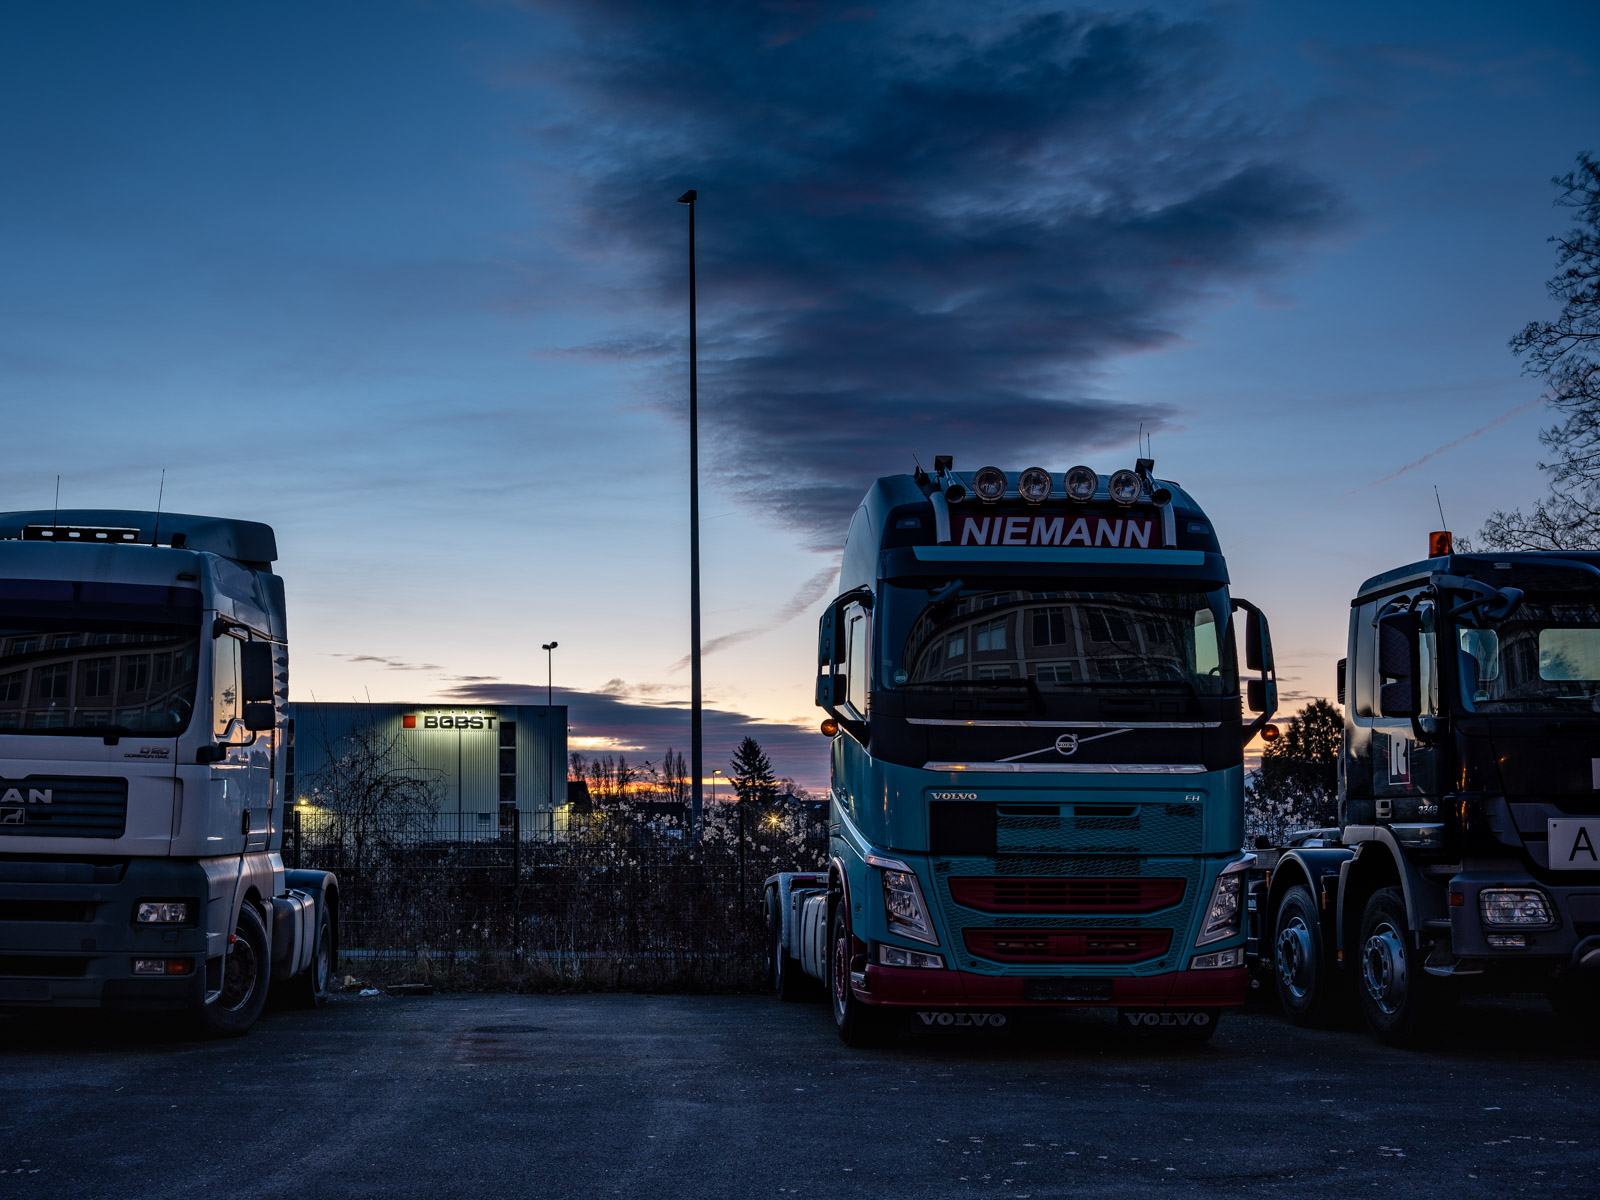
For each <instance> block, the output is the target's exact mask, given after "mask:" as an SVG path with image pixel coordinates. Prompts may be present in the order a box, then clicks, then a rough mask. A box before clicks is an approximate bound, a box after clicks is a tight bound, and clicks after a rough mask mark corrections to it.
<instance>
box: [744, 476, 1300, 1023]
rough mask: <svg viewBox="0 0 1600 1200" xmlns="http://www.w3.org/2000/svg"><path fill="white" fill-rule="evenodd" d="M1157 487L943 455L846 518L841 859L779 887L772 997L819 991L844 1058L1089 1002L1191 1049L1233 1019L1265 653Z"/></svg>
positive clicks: (830, 684)
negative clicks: (1246, 785) (824, 993)
mask: <svg viewBox="0 0 1600 1200" xmlns="http://www.w3.org/2000/svg"><path fill="white" fill-rule="evenodd" d="M1152 469H1153V463H1151V462H1150V461H1149V460H1145V459H1141V460H1139V462H1138V464H1137V466H1136V467H1135V468H1134V469H1133V470H1120V471H1117V472H1114V473H1113V474H1111V475H1110V476H1102V475H1099V474H1097V473H1096V472H1094V471H1092V470H1090V469H1089V468H1087V467H1076V468H1073V469H1072V470H1071V471H1069V472H1066V473H1065V474H1064V475H1052V474H1051V473H1049V472H1047V471H1044V470H1043V469H1040V468H1030V469H1029V470H1027V471H1023V472H1015V473H1008V472H1004V471H1001V470H999V469H998V468H994V467H985V468H982V469H980V470H978V471H976V472H973V473H972V474H970V475H967V474H957V473H956V472H955V471H954V470H953V469H952V465H951V463H950V462H949V460H947V459H943V458H941V459H938V460H936V465H935V471H934V473H933V474H932V475H929V474H926V473H924V472H921V471H918V472H917V473H915V474H910V475H895V476H888V477H885V478H881V479H879V480H877V481H876V482H875V483H874V484H873V485H872V486H871V488H870V489H869V490H868V492H867V495H866V497H865V499H864V500H863V501H862V503H861V505H860V507H859V508H858V509H857V511H856V513H855V516H854V518H853V520H852V521H851V524H850V530H849V534H848V537H847V539H846V543H845V550H844V558H843V566H842V569H841V574H840V583H839V594H838V596H837V597H836V598H835V599H834V600H833V601H832V602H831V603H830V604H829V606H828V608H827V610H826V612H825V613H824V615H823V617H822V619H821V622H820V631H819V640H818V651H819V653H818V662H819V670H818V676H817V681H816V686H817V693H816V699H817V703H818V704H819V705H820V706H821V707H822V708H824V709H825V710H826V711H827V713H828V719H827V720H826V721H825V722H824V723H823V729H824V732H825V733H828V734H830V735H831V737H832V768H831V775H832V797H831V799H832V810H831V815H830V851H829V861H828V864H827V869H826V871H825V872H821V873H812V874H805V875H784V876H777V877H775V878H774V879H772V880H770V881H768V888H767V908H768V914H769V919H770V920H771V928H772V939H773V954H772V962H773V976H774V983H775V985H777V986H778V987H779V990H780V991H785V990H792V989H793V982H794V981H795V980H796V979H797V978H798V977H799V976H801V975H810V976H813V977H815V978H817V979H819V980H821V981H823V982H824V983H825V984H826V985H827V990H828V993H829V995H830V998H831V1004H832V1008H833V1015H834V1018H835V1021H836V1023H837V1025H838V1029H839V1032H840V1034H841V1036H843V1037H844V1038H845V1040H846V1041H847V1042H851V1043H853V1044H854V1043H864V1042H871V1041H874V1040H878V1039H880V1038H882V1037H884V1036H887V1035H888V1034H890V1033H891V1032H893V1031H895V1029H896V1028H897V1027H898V1026H899V1025H900V1024H903V1023H904V1022H905V1020H906V1018H907V1016H908V1014H915V1015H914V1017H913V1018H912V1023H913V1024H915V1022H916V1020H918V1019H920V1020H921V1022H922V1023H923V1024H927V1025H935V1024H937V1025H952V1024H962V1025H969V1024H970V1025H986V1026H996V1025H1003V1024H1006V1023H1008V1022H1010V1021H1012V1020H1014V1019H1015V1018H1016V1017H1017V1016H1018V1015H1020V1014H1024V1013H1028V1014H1032V1013H1042V1012H1049V1011H1052V1010H1058V1009H1061V1008H1067V1007H1081V1006H1112V1007H1116V1008H1118V1009H1119V1010H1121V1012H1122V1015H1123V1019H1124V1020H1126V1021H1127V1022H1128V1023H1129V1024H1130V1026H1138V1027H1143V1026H1153V1027H1154V1026H1160V1027H1164V1028H1167V1029H1170V1030H1174V1031H1180V1032H1181V1034H1182V1035H1183V1036H1185V1037H1191V1038H1202V1039H1203V1038H1204V1037H1207V1036H1209V1034H1210V1032H1211V1031H1212V1030H1213V1029H1215V1027H1216V1022H1217V1019H1218V1015H1219V1013H1220V1012H1221V1010H1223V1009H1225V1008H1228V1007H1230V1006H1235V1005H1238V1004H1240V1003H1242V1001H1243V999H1244V993H1245V989H1246V987H1247V977H1246V972H1245V968H1244V961H1243V940H1244V929H1243V924H1242V915H1243V902H1244V892H1243V880H1244V875H1243V871H1244V868H1245V866H1246V865H1247V863H1248V861H1249V856H1247V855H1245V854H1244V853H1243V852H1242V851H1241V844H1242V841H1243V832H1242V824H1243V764H1242V758H1243V749H1244V746H1245V743H1246V742H1247V741H1248V740H1249V738H1250V737H1251V736H1253V734H1254V732H1255V731H1256V730H1257V729H1259V728H1260V727H1261V726H1262V725H1263V724H1264V723H1265V721H1266V719H1267V717H1268V716H1270V714H1271V712H1272V710H1273V708H1274V707H1275V691H1276V685H1275V682H1274V678H1273V669H1272V657H1271V648H1270V638H1269V635H1268V632H1267V627H1266V622H1265V619H1264V618H1263V617H1262V615H1261V614H1260V612H1259V611H1258V610H1256V609H1255V608H1254V607H1253V606H1251V605H1249V604H1248V603H1247V602H1245V601H1240V600H1234V599H1232V598H1230V596H1229V592H1228V582H1229V581H1228V573H1227V568H1226V565H1225V563H1224V561H1223V557H1222V554H1221V552H1220V549H1219V545H1218V542H1217V537H1216V534H1215V532H1214V531H1213V529H1212V526H1211V522H1210V520H1209V519H1208V518H1207V517H1206V515H1205V513H1204V512H1202V511H1201V509H1200V508H1199V506H1198V505H1197V504H1196V503H1195V502H1194V501H1193V500H1192V499H1191V498H1190V497H1189V496H1188V495H1187V494H1185V493H1184V492H1183V491H1182V489H1181V488H1179V487H1178V486H1177V485H1176V484H1173V483H1170V482H1167V481H1162V480H1157V479H1155V478H1154V476H1153V475H1152ZM1241 610H1242V611H1243V612H1244V614H1245V620H1244V621H1243V622H1242V624H1243V625H1244V626H1245V629H1244V631H1243V640H1244V641H1245V643H1246V654H1245V657H1246V659H1247V665H1248V668H1249V669H1250V670H1251V671H1254V672H1256V673H1257V677H1256V678H1254V679H1252V680H1250V681H1249V684H1248V687H1247V688H1246V692H1247V696H1248V699H1249V701H1250V707H1251V709H1252V711H1253V712H1255V713H1257V714H1258V715H1257V716H1256V717H1255V718H1254V719H1253V720H1252V721H1251V722H1249V723H1248V724H1247V723H1246V722H1245V720H1244V717H1243V705H1242V704H1241V695H1240V678H1239V671H1238V667H1237V662H1236V653H1235V638H1234V636H1233V631H1234V625H1235V620H1234V615H1235V612H1236V611H1241Z"/></svg>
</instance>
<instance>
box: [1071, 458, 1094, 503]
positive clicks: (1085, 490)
mask: <svg viewBox="0 0 1600 1200" xmlns="http://www.w3.org/2000/svg"><path fill="white" fill-rule="evenodd" d="M1062 486H1064V487H1065V488H1066V489H1067V499H1069V500H1076V501H1077V502H1078V503H1079V504H1087V503H1088V502H1089V501H1090V500H1093V499H1094V494H1095V493H1096V492H1098V491H1099V490H1100V476H1098V475H1096V474H1095V473H1094V472H1093V471H1092V470H1090V469H1089V468H1088V467H1073V468H1072V470H1070V471H1068V472H1067V478H1066V482H1065V483H1064V484H1063V485H1062Z"/></svg>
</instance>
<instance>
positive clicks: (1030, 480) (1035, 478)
mask: <svg viewBox="0 0 1600 1200" xmlns="http://www.w3.org/2000/svg"><path fill="white" fill-rule="evenodd" d="M1017 495H1019V496H1021V497H1022V498H1023V499H1024V500H1026V501H1027V502H1028V503H1029V504H1043V503H1044V502H1045V501H1046V500H1048V499H1050V472H1049V471H1046V470H1045V469H1044V468H1043V467H1029V468H1028V469H1027V470H1026V471H1024V472H1023V473H1022V474H1021V475H1020V476H1019V477H1018V479H1017Z"/></svg>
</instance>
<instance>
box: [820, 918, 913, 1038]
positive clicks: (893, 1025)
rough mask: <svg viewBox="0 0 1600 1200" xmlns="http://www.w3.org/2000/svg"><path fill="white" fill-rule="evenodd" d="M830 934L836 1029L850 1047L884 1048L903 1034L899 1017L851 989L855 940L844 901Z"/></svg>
mask: <svg viewBox="0 0 1600 1200" xmlns="http://www.w3.org/2000/svg"><path fill="white" fill-rule="evenodd" d="M829 934H830V936H829V938H828V945H829V947H830V953H829V955H828V993H829V1000H830V1002H831V1004H832V1008H833V1024H834V1027H835V1028H837V1029H838V1031H839V1037H840V1039H841V1040H842V1041H843V1042H844V1044H845V1045H846V1046H853V1047H856V1048H858V1049H862V1048H867V1047H872V1046H882V1045H883V1044H885V1043H886V1042H888V1041H890V1040H892V1039H893V1038H894V1036H895V1034H896V1033H898V1032H899V1014H898V1013H895V1012H893V1011H890V1012H883V1011H881V1010H879V1009H874V1008H872V1007H870V1006H869V1005H866V1004H863V1003H861V1001H859V1000H857V999H856V995H855V991H854V989H852V988H851V986H850V959H851V953H850V951H851V945H852V942H853V940H854V939H853V938H852V937H851V935H850V922H849V919H848V917H847V915H846V913H845V901H844V900H842V899H841V900H840V901H839V903H838V905H837V906H836V907H835V908H834V911H833V922H832V925H831V927H830V929H829Z"/></svg>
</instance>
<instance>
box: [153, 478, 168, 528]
mask: <svg viewBox="0 0 1600 1200" xmlns="http://www.w3.org/2000/svg"><path fill="white" fill-rule="evenodd" d="M166 495H167V469H166V468H165V467H162V468H161V490H160V491H158V492H157V493H156V527H155V529H153V530H152V531H151V533H150V544H151V545H152V546H154V545H155V544H156V539H157V538H159V537H160V536H161V501H162V500H163V499H165V498H166Z"/></svg>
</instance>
